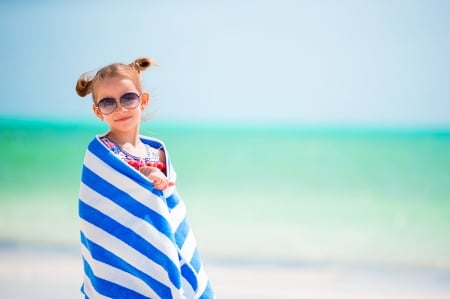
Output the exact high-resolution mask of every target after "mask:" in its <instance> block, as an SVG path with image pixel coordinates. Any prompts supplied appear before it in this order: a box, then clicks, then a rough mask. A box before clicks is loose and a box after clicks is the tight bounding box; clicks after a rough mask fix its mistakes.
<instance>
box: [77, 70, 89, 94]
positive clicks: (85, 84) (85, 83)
mask: <svg viewBox="0 0 450 299" xmlns="http://www.w3.org/2000/svg"><path fill="white" fill-rule="evenodd" d="M91 87H92V80H89V79H87V76H85V75H81V77H80V79H78V81H77V85H76V86H75V90H76V91H77V94H78V95H79V96H80V97H85V96H87V95H88V94H90V93H91V91H92V90H91Z"/></svg>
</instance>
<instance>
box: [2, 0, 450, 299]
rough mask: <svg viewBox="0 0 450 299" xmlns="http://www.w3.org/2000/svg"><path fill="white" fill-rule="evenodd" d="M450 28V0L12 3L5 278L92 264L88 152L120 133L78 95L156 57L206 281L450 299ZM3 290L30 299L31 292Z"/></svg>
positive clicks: (148, 77) (162, 128)
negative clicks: (309, 284)
mask: <svg viewBox="0 0 450 299" xmlns="http://www.w3.org/2000/svg"><path fill="white" fill-rule="evenodd" d="M449 15H450V3H449V2H447V1H443V0H442V1H439V0H432V1H418V0H417V1H400V0H398V1H384V0H380V1H362V2H361V1H339V2H335V1H326V0H320V1H289V0H281V1H273V0H268V1H256V0H254V1H251V0H245V1H234V0H232V1H226V2H218V1H200V0H194V1H189V2H185V1H165V2H156V1H143V0H142V1H141V0H139V1H137V0H136V1H135V0H131V1H128V2H127V3H126V4H125V3H123V1H95V2H94V1H87V0H81V1H52V0H44V1H26V0H22V1H2V2H1V3H0V36H1V40H2V42H1V46H0V62H1V65H2V67H3V72H2V73H1V74H0V87H1V89H0V90H1V91H2V96H1V97H0V102H1V105H0V165H1V166H0V256H4V257H5V258H4V259H3V260H1V259H0V263H2V262H3V263H4V264H3V269H9V268H7V267H5V265H6V264H5V263H6V261H7V260H8V258H10V257H13V255H14V252H16V251H17V250H18V251H20V250H23V249H24V248H26V249H31V250H32V251H33V252H40V253H42V252H55V251H57V252H59V253H61V252H70V253H71V254H78V249H79V245H78V220H77V196H78V187H79V179H80V174H81V165H82V161H83V156H84V151H85V149H86V146H87V144H88V143H89V141H90V140H91V139H92V138H93V137H94V136H95V135H96V134H101V133H104V132H106V130H107V127H106V126H105V124H103V123H100V122H98V121H97V119H96V118H95V117H94V115H93V113H92V109H91V106H92V100H91V98H90V97H87V98H86V99H82V98H79V97H78V96H77V95H76V93H75V83H76V81H77V79H78V77H79V76H80V75H81V74H82V73H84V72H87V71H92V70H94V71H95V70H96V69H98V68H100V67H102V66H104V65H107V64H110V63H113V62H124V63H129V62H131V61H132V60H134V59H135V58H137V57H140V56H149V57H152V58H154V59H155V60H156V61H157V62H158V63H159V67H155V68H150V70H148V71H146V72H144V73H143V82H144V87H145V88H146V90H148V91H149V92H150V93H151V94H152V102H151V105H150V108H149V110H148V111H147V112H148V113H147V116H146V119H147V120H146V121H145V122H144V124H143V127H142V133H143V134H145V135H150V136H154V137H157V138H160V139H162V140H164V141H165V143H166V145H167V147H168V149H169V153H170V155H171V159H172V161H173V163H174V166H175V169H176V171H177V173H178V181H177V186H178V190H179V193H180V194H181V196H182V197H183V199H184V200H185V202H186V205H187V207H188V211H189V217H190V222H191V225H192V227H193V229H194V232H195V233H196V236H197V241H198V244H199V247H200V250H201V252H202V254H203V256H204V259H205V260H206V261H210V262H211V263H213V264H216V265H217V264H220V265H239V266H242V265H247V266H249V267H255V266H257V265H275V266H276V267H280V268H283V267H298V268H300V269H305V268H307V269H311V267H317V266H318V265H321V266H323V265H346V267H350V266H351V267H359V268H361V267H363V268H365V269H367V268H369V269H374V268H375V269H380V268H381V269H384V270H383V271H381V273H382V274H380V275H381V276H383V275H385V274H386V271H387V270H385V269H390V270H389V271H394V270H392V269H397V270H395V271H400V270H399V269H402V270H401V271H400V272H401V273H404V272H405V270H404V269H407V271H406V272H407V273H411V271H410V269H414V271H413V272H414V273H416V274H417V273H419V274H418V275H419V276H418V277H422V276H423V277H425V276H426V277H427V279H425V281H426V283H427V284H429V287H430V285H432V287H433V288H434V287H436V288H437V289H438V290H440V292H441V293H442V292H444V293H445V294H446V295H448V294H450V237H449V236H450V184H449V182H450V154H449V153H450V88H449V85H448V82H449V78H450V58H449V57H450V56H449V55H448V53H450V39H449V38H448V36H450V19H449V18H448V16H449ZM2 254H3V255H2ZM33 256H34V255H33ZM355 265H356V266H355ZM0 266H2V265H0ZM77 266H78V265H77ZM80 267H81V265H80ZM0 268H1V267H0ZM12 268H14V267H11V269H12ZM23 271H24V272H23V273H26V271H27V270H26V268H24V270H23ZM377 271H378V270H377ZM395 271H394V273H398V272H395ZM213 272H214V271H213ZM369 272H370V271H369ZM2 273H3V274H2ZM23 273H22V274H23ZM421 273H423V274H421ZM430 273H431V274H430ZM0 274H2V275H3V276H1V277H0V278H1V279H0V281H1V282H0V286H1V287H2V288H3V289H5V288H6V289H7V290H10V292H11V294H12V293H13V291H12V288H13V287H19V286H20V282H21V280H20V279H19V278H17V279H15V278H14V277H13V278H11V275H10V273H8V272H7V271H6V270H4V271H3V272H1V271H0ZM366 274H367V271H366ZM420 275H422V276H420ZM25 276H26V275H25ZM216 276H217V278H218V279H217V280H218V282H217V284H218V285H219V286H218V288H219V289H220V288H221V286H220V284H221V281H220V278H221V277H220V274H216ZM394 276H395V275H394ZM21 277H22V278H23V277H24V276H21ZM26 277H28V278H29V277H30V276H29V275H28V276H26ZM430 277H431V278H430ZM391 278H392V277H391ZM14 279H15V280H14ZM420 280H421V281H422V282H423V281H424V280H423V279H420ZM11 281H14V283H13V284H11V283H10V282H11ZM74 284H75V285H76V286H77V284H78V281H76V282H75V283H74ZM222 288H223V289H224V292H229V293H228V294H229V298H240V297H239V296H236V294H235V295H232V293H230V292H231V291H230V290H229V289H227V290H225V287H222ZM430 288H431V287H430ZM318 289H320V288H318ZM433 290H434V289H433ZM11 296H12V295H11ZM225 297H226V296H223V298H225ZM10 298H13V297H10ZM47 298H48V297H47ZM242 298H252V297H251V296H250V295H247V297H242ZM253 298H256V296H255V297H253ZM258 298H263V297H258ZM264 298H266V297H264ZM267 298H279V297H267ZM284 298H288V296H285V297H284ZM289 298H290V297H289ZM292 298H297V297H295V296H294V297H292ZM310 298H312V297H310ZM314 298H318V297H314ZM330 298H337V297H330ZM347 298H350V297H347ZM359 298H361V296H359ZM379 298H381V297H379ZM397 298H399V297H397ZM408 298H409V297H408ZM411 298H412V297H411ZM429 298H431V297H429ZM436 298H437V297H436ZM439 298H441V297H439ZM442 298H444V297H442ZM446 298H447V297H446Z"/></svg>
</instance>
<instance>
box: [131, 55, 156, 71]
mask: <svg viewBox="0 0 450 299" xmlns="http://www.w3.org/2000/svg"><path fill="white" fill-rule="evenodd" d="M153 65H156V63H155V61H154V60H153V59H151V58H148V57H140V58H137V59H136V60H135V61H133V62H132V63H130V64H129V66H130V67H132V68H134V69H135V70H137V71H138V72H141V71H144V70H146V69H148V68H149V67H151V66H153Z"/></svg>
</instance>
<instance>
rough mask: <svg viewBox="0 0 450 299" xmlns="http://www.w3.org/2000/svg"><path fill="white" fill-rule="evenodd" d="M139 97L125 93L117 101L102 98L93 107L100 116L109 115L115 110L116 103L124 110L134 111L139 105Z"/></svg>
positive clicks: (135, 94) (131, 93) (132, 93)
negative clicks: (95, 107) (98, 111)
mask: <svg viewBox="0 0 450 299" xmlns="http://www.w3.org/2000/svg"><path fill="white" fill-rule="evenodd" d="M140 97H141V96H140V95H138V94H137V93H135V92H127V93H125V94H123V95H122V96H121V97H120V99H119V101H116V99H115V98H103V99H101V100H100V101H98V103H97V104H96V105H95V106H97V108H98V109H99V110H100V112H101V113H102V114H105V115H107V114H111V113H113V112H114V111H115V110H116V109H117V105H118V102H119V103H120V106H121V107H122V108H125V109H134V108H136V107H137V106H139V104H140Z"/></svg>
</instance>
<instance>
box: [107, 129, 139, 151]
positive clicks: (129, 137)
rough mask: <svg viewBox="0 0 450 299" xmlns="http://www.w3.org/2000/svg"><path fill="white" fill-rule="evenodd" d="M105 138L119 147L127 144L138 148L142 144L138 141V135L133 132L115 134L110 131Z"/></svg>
mask: <svg viewBox="0 0 450 299" xmlns="http://www.w3.org/2000/svg"><path fill="white" fill-rule="evenodd" d="M106 136H107V137H108V138H109V139H111V140H112V141H114V142H115V143H117V144H119V145H120V146H124V145H125V144H129V145H131V146H134V147H136V146H138V145H139V144H141V143H142V141H141V140H140V139H139V133H138V132H133V133H129V134H122V133H121V134H117V133H116V132H112V131H110V132H109V133H108V134H106Z"/></svg>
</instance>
